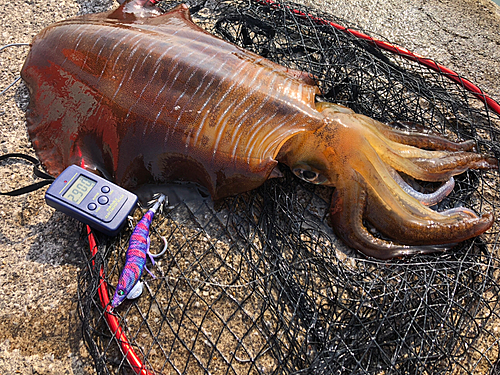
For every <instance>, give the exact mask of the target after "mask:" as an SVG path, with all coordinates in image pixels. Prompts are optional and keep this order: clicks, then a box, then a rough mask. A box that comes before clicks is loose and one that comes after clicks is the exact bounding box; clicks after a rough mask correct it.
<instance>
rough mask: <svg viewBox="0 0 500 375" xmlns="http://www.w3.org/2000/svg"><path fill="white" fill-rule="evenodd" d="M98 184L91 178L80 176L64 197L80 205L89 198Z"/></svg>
mask: <svg viewBox="0 0 500 375" xmlns="http://www.w3.org/2000/svg"><path fill="white" fill-rule="evenodd" d="M95 184H96V182H95V181H94V180H91V179H90V178H87V177H85V176H84V175H80V177H78V178H77V179H76V181H75V182H74V183H73V185H71V187H70V188H69V189H68V191H66V193H64V194H63V197H64V198H66V199H69V200H70V201H72V202H74V203H76V204H80V202H81V201H82V200H83V199H84V198H85V197H86V196H87V194H88V193H89V192H90V190H91V189H92V188H93V187H94V186H95Z"/></svg>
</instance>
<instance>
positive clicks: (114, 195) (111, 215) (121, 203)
mask: <svg viewBox="0 0 500 375" xmlns="http://www.w3.org/2000/svg"><path fill="white" fill-rule="evenodd" d="M45 200H46V202H47V204H48V205H49V206H51V207H54V208H55V209H56V210H59V211H61V212H64V213H65V214H67V215H69V216H71V217H74V218H75V219H77V220H79V221H81V222H83V223H85V224H88V225H90V226H91V227H92V228H94V229H96V230H98V231H99V232H102V233H104V234H106V235H108V236H115V235H116V234H118V232H119V231H120V229H121V228H122V226H123V224H124V223H125V220H126V219H127V217H128V215H129V214H130V212H131V211H132V210H133V209H134V207H135V205H136V204H137V196H136V195H135V194H133V193H131V192H129V191H127V190H125V189H123V188H122V187H120V186H118V185H115V184H114V183H112V182H110V181H108V180H106V179H104V178H102V177H99V176H97V175H95V174H93V173H91V172H89V171H87V170H85V169H83V168H80V167H79V166H77V165H71V166H69V167H68V168H66V169H65V170H64V171H63V172H62V173H61V174H60V175H59V176H58V177H57V178H56V179H55V180H54V182H53V183H52V184H51V185H50V187H49V188H48V189H47V192H46V193H45Z"/></svg>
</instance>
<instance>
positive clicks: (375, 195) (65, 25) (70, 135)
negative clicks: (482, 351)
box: [21, 0, 497, 259]
mask: <svg viewBox="0 0 500 375" xmlns="http://www.w3.org/2000/svg"><path fill="white" fill-rule="evenodd" d="M21 75H22V78H23V79H24V81H25V82H26V84H27V86H28V88H29V91H30V104H29V107H28V111H27V115H26V116H27V126H28V132H29V136H30V138H31V140H32V144H33V146H34V148H35V151H36V152H37V155H38V157H39V159H40V161H41V162H42V164H43V165H44V167H45V169H46V170H47V171H48V172H49V173H51V174H52V175H54V176H57V175H58V174H60V173H61V172H62V171H63V170H64V169H65V168H66V167H67V166H69V165H71V164H77V165H80V166H83V167H85V168H87V169H88V170H90V171H93V172H95V173H99V174H101V175H103V176H104V177H106V178H108V179H109V180H111V181H114V182H116V183H118V184H119V185H121V186H123V187H125V188H128V189H131V190H134V189H136V188H138V187H139V186H141V185H143V184H146V183H148V184H149V183H156V184H162V183H167V182H172V181H190V182H194V183H198V184H200V185H202V186H204V187H206V188H207V189H208V190H209V192H210V194H211V196H212V198H213V199H214V200H215V199H220V198H223V197H227V196H230V195H236V194H238V193H241V192H245V191H249V190H252V189H255V188H257V187H258V186H260V185H262V184H263V183H264V181H266V180H267V179H268V178H272V177H277V176H279V173H277V170H276V169H275V168H276V166H277V165H278V163H283V164H285V165H287V166H288V167H289V168H290V169H291V171H292V172H293V173H294V174H295V175H296V176H298V177H299V178H301V179H303V180H305V181H308V182H310V183H313V184H321V185H326V186H331V187H334V188H335V189H334V190H333V191H334V192H333V196H332V203H331V210H330V221H331V225H332V228H333V229H334V231H335V232H336V233H337V235H338V236H339V237H340V238H341V239H342V240H343V241H344V242H345V243H346V244H347V245H349V246H350V247H352V248H354V249H357V250H359V251H361V252H363V253H364V254H365V255H367V256H371V257H375V258H380V259H388V258H393V257H399V256H402V255H406V254H414V253H429V252H434V251H443V250H445V249H449V248H451V247H452V246H454V245H455V244H457V243H459V242H461V241H464V240H466V239H469V238H472V237H474V236H477V235H479V234H481V233H483V232H484V231H486V230H487V229H488V228H490V227H491V225H492V224H493V215H492V214H491V213H484V214H482V215H479V214H477V213H475V212H474V211H472V210H470V209H468V208H465V207H457V208H453V209H449V210H446V211H442V212H438V211H436V210H433V209H432V208H430V206H433V205H435V204H437V203H439V202H440V201H441V200H443V199H444V198H445V197H446V196H447V195H448V194H449V193H450V192H451V190H452V189H453V187H454V180H453V176H454V175H457V174H460V173H463V172H464V171H466V170H468V169H493V168H497V162H496V160H495V159H493V158H491V157H487V156H483V155H480V154H477V153H474V152H473V151H472V149H473V147H474V142H473V141H465V142H459V143H456V142H452V141H450V140H447V139H445V138H443V137H440V136H437V135H433V134H427V133H420V132H411V131H403V130H398V129H395V128H393V127H391V126H389V125H386V124H383V123H381V122H378V121H375V120H373V119H371V118H369V117H366V116H364V115H361V114H357V113H354V112H353V111H352V110H350V109H349V108H347V107H344V106H341V105H337V104H333V103H327V102H321V101H320V100H319V94H320V91H319V89H318V86H317V85H316V84H315V82H314V80H313V79H312V77H311V76H309V75H308V74H307V73H305V72H301V71H297V70H291V69H287V68H286V67H283V66H281V65H278V64H276V63H273V62H271V61H269V60H267V59H265V58H263V57H261V56H259V55H257V54H254V53H251V52H249V51H246V50H244V49H242V48H240V47H238V46H236V45H234V44H231V43H228V42H226V41H224V40H222V39H219V38H217V37H215V36H213V35H211V34H209V33H207V32H206V31H204V30H203V29H202V28H200V27H199V26H197V25H195V24H194V23H193V22H192V20H191V17H190V14H189V10H188V7H187V6H186V5H180V6H178V7H176V8H175V9H173V10H171V11H169V12H167V13H163V12H162V11H161V10H160V9H159V8H158V7H156V6H154V5H152V4H151V3H149V2H147V1H146V0H129V1H128V2H126V3H124V4H122V5H120V7H119V8H117V9H116V10H112V11H109V12H106V13H101V14H97V15H84V16H80V17H76V18H73V19H69V20H66V21H62V22H59V23H56V24H53V25H51V26H49V27H47V28H46V29H44V30H42V31H41V32H40V33H39V34H38V35H37V36H36V37H35V38H34V40H33V42H32V44H31V50H30V52H29V54H28V56H27V59H26V62H25V64H24V66H23V68H22V72H21ZM402 175H403V176H405V178H406V176H409V178H413V179H414V180H415V181H429V182H434V181H437V182H439V181H441V182H442V185H441V187H439V188H438V189H437V190H436V191H434V192H432V193H428V194H423V193H421V192H418V191H417V190H415V189H414V188H413V187H411V186H410V184H408V183H407V182H405V179H403V177H402ZM366 222H368V223H370V224H371V226H373V227H374V228H375V229H376V230H377V231H378V232H379V233H380V235H377V236H376V235H374V234H373V233H372V231H371V230H368V229H367V227H366V226H365V223H366Z"/></svg>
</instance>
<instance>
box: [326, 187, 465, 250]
mask: <svg viewBox="0 0 500 375" xmlns="http://www.w3.org/2000/svg"><path fill="white" fill-rule="evenodd" d="M367 196H368V194H367V192H366V190H365V189H363V188H362V186H361V185H360V184H359V183H355V184H354V185H353V186H351V187H350V188H348V189H346V188H343V189H335V192H334V195H333V197H332V207H331V210H330V220H331V221H332V224H333V228H334V229H335V231H336V233H337V234H338V235H339V236H340V237H341V238H342V239H343V240H344V242H346V243H347V244H348V245H349V246H351V247H353V248H355V249H359V250H360V251H362V252H363V253H364V254H365V255H367V256H372V257H374V258H378V259H391V258H394V257H400V256H404V255H411V254H426V253H433V252H436V251H446V250H448V249H450V248H452V247H453V246H455V245H456V243H449V244H439V245H418V246H410V245H405V244H398V243H395V242H392V241H387V240H384V239H381V238H378V237H375V236H374V235H372V234H371V233H370V232H369V231H368V229H367V228H366V227H365V226H364V224H363V217H364V216H365V210H366V205H367ZM353 201H354V202H356V203H357V204H356V205H355V206H354V207H351V206H350V204H349V202H353Z"/></svg>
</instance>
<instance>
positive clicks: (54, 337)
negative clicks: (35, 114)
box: [0, 0, 500, 374]
mask: <svg viewBox="0 0 500 375" xmlns="http://www.w3.org/2000/svg"><path fill="white" fill-rule="evenodd" d="M305 3H307V1H305ZM318 4H321V5H318ZM309 5H311V6H318V7H320V8H321V9H322V10H323V11H327V12H331V13H332V14H335V15H336V16H339V17H341V18H343V19H345V20H347V21H348V22H350V23H351V24H352V25H357V26H359V27H360V28H362V29H363V30H365V31H368V32H370V33H371V34H372V35H373V36H382V37H383V38H384V39H386V40H389V41H391V42H393V43H395V44H398V45H400V46H403V47H406V48H408V49H410V50H412V51H414V52H416V53H419V54H421V55H423V56H426V57H431V58H433V59H435V60H437V61H438V62H441V63H442V64H443V65H445V66H447V67H449V68H451V69H454V70H456V71H457V72H459V73H460V74H461V75H463V76H465V77H467V78H469V79H471V80H472V81H473V82H475V83H476V84H478V85H479V86H480V87H481V88H482V89H483V90H484V91H485V92H487V93H488V94H489V95H490V96H492V97H493V98H495V99H496V100H497V101H498V100H500V82H499V78H500V7H498V6H497V5H495V4H494V3H493V2H490V1H489V0H404V1H403V0H345V1H342V2H340V1H337V0H322V1H310V2H309ZM110 6H116V3H115V4H113V3H112V2H111V0H110V1H107V0H100V1H90V0H89V1H82V0H78V1H75V0H29V1H28V0H26V1H24V2H12V1H7V0H0V17H1V19H2V25H3V27H2V30H1V31H0V45H5V44H8V43H13V42H17V43H19V42H29V41H30V40H31V38H32V37H33V36H34V35H35V34H36V33H37V32H39V31H40V30H41V29H42V28H43V27H44V26H46V25H48V24H50V23H52V22H55V21H57V20H61V19H65V18H68V17H70V16H74V15H76V14H79V13H89V12H97V11H102V10H104V9H106V8H108V7H110ZM26 52H27V48H26V47H13V48H9V49H7V50H4V51H2V52H0V75H1V80H0V82H2V87H5V86H6V85H7V84H8V83H10V82H12V81H13V80H14V79H15V77H16V76H18V74H19V71H20V68H21V65H22V62H23V59H24V57H25V55H26ZM15 93H16V90H10V91H8V92H7V93H5V94H3V95H1V96H0V154H3V153H7V152H24V153H29V154H32V155H34V151H33V150H32V148H31V146H30V142H29V139H28V137H27V134H26V128H25V120H24V114H23V112H22V111H21V110H20V109H19V105H18V103H16V100H18V99H16V95H15ZM18 101H19V100H18ZM32 181H33V176H32V172H31V167H30V166H29V165H28V164H26V163H25V162H19V163H11V162H8V163H6V162H2V163H1V164H0V186H1V188H0V190H2V191H7V190H11V189H14V188H18V187H21V186H25V185H28V184H30V183H31V182H32ZM44 192H45V189H42V190H41V191H38V192H35V193H31V194H29V195H25V196H21V197H15V198H12V197H0V218H1V220H0V374H92V373H94V369H93V363H92V360H91V358H90V357H89V355H88V353H87V352H86V350H85V347H84V345H83V342H82V335H81V328H80V325H79V320H78V310H77V304H76V299H77V295H76V289H77V276H78V272H79V269H80V268H81V267H82V266H83V261H84V258H83V256H82V249H83V251H85V250H86V243H85V242H84V241H83V240H81V238H80V226H79V224H78V223H77V222H75V221H74V220H72V219H69V218H68V217H66V216H65V215H63V214H61V213H59V212H55V211H54V210H53V209H51V208H49V207H48V206H47V205H46V204H45V202H44V198H43V194H44Z"/></svg>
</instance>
